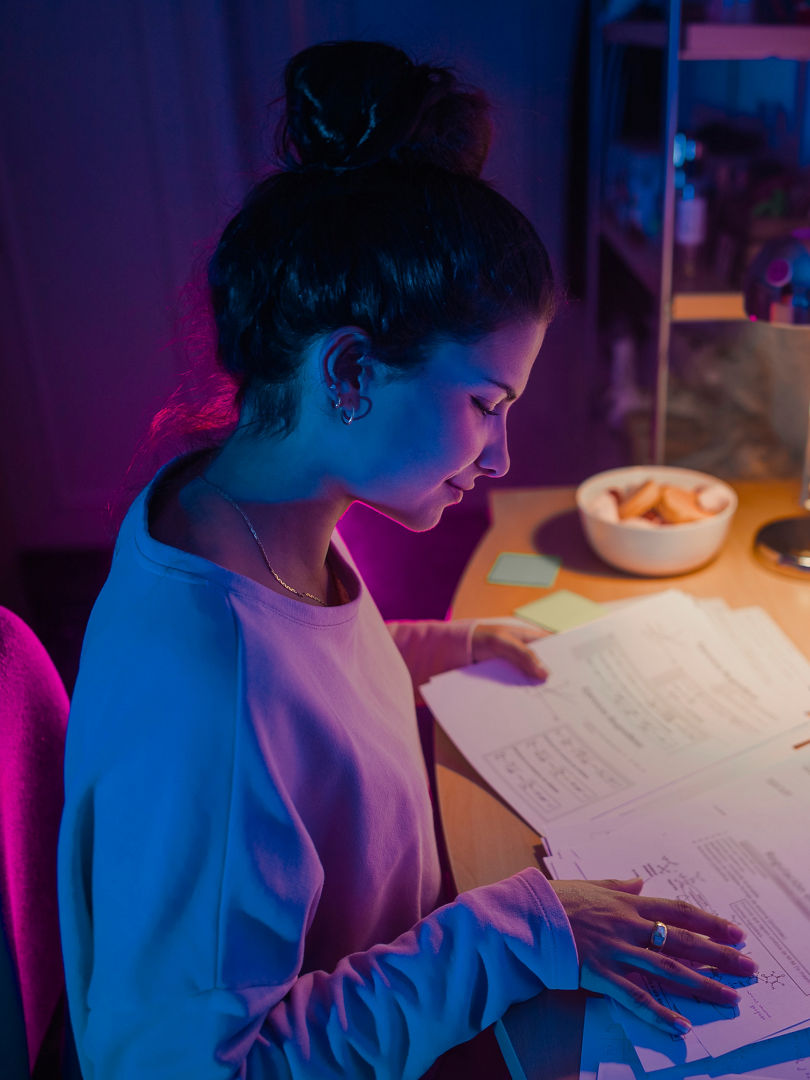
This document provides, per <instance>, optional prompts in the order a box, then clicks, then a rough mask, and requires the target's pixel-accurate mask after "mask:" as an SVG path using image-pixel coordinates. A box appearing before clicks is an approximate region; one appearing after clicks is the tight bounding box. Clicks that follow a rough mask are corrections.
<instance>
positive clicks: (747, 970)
mask: <svg viewBox="0 0 810 1080" xmlns="http://www.w3.org/2000/svg"><path fill="white" fill-rule="evenodd" d="M740 971H741V972H742V974H743V975H756V973H757V972H758V971H759V964H758V963H757V962H756V960H754V959H752V957H750V956H741V957H740Z"/></svg>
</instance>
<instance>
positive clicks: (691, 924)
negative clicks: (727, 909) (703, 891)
mask: <svg viewBox="0 0 810 1080" xmlns="http://www.w3.org/2000/svg"><path fill="white" fill-rule="evenodd" d="M638 913H639V915H643V916H644V917H645V918H647V919H649V920H650V921H651V922H656V921H658V920H660V921H661V922H662V923H666V925H667V927H673V926H680V927H682V928H683V929H685V930H692V931H694V932H695V933H696V934H703V935H704V936H705V937H708V938H712V939H713V940H714V941H727V942H730V943H731V944H732V945H741V944H742V943H743V942H744V941H745V931H744V930H743V929H742V928H741V927H739V926H737V925H736V924H735V923H733V922H729V920H728V919H723V918H721V916H720V915H713V914H712V913H711V912H710V911H704V910H703V909H702V908H699V907H695V905H694V904H689V903H687V902H686V900H664V899H662V898H660V897H652V896H650V897H642V898H641V899H640V900H639V905H638Z"/></svg>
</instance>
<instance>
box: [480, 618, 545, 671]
mask: <svg viewBox="0 0 810 1080" xmlns="http://www.w3.org/2000/svg"><path fill="white" fill-rule="evenodd" d="M481 644H482V646H483V648H484V649H485V650H487V651H488V652H489V655H490V656H497V657H499V658H500V659H502V660H508V661H509V662H510V663H511V664H514V665H515V667H517V668H519V669H520V670H521V671H523V672H525V673H526V674H527V675H529V676H531V678H533V679H546V678H547V677H548V671H547V670H546V668H545V667H544V666H543V664H541V662H540V660H539V659H538V658H537V657H536V656H535V654H534V653H533V652H532V650H531V649H530V648H528V646H526V645H524V644H523V642H522V641H520V640H518V638H517V637H515V635H514V634H513V633H512V631H511V630H506V629H501V628H498V632H497V633H491V634H490V635H489V637H488V638H485V639H484V640H483V641H482V642H481Z"/></svg>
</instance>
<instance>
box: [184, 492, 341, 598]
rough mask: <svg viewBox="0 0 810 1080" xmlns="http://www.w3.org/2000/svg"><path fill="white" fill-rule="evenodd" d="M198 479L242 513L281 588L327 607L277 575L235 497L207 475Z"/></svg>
mask: <svg viewBox="0 0 810 1080" xmlns="http://www.w3.org/2000/svg"><path fill="white" fill-rule="evenodd" d="M200 479H201V480H202V482H203V483H204V484H208V486H209V487H210V488H213V490H214V491H215V492H216V493H217V495H220V496H221V497H222V498H223V499H225V501H226V502H229V503H230V504H231V506H232V507H233V508H234V510H237V511H238V512H239V513H240V514H241V515H242V520H243V521H244V523H245V524H246V525H247V527H248V528H249V529H250V535H251V536H252V537H253V539H254V540H255V541H256V543H257V544H258V545H259V551H260V552H261V553H262V558H263V559H264V564H265V566H266V567H267V569H268V570H269V571H270V573H271V574H272V575H273V577H274V578H275V579H276V581H277V582H278V583H279V585H281V587H282V588H283V589H286V590H287V592H291V593H292V594H293V595H294V596H300V597H302V598H304V597H306V599H307V600H314V601H315V603H316V604H320V605H321V607H329V604H328V603H327V602H326V600H321V598H320V596H315V594H314V593H311V592H299V591H298V589H294V588H293V587H292V585H288V584H287V582H286V581H285V580H284V578H281V577H279V576H278V574H277V573H276V572H275V570H274V569H273V567H272V566H271V565H270V560H269V559H268V558H267V552H266V551H265V550H264V544H263V543H262V542H261V540H260V539H259V534H258V533H257V532H256V529H255V528H254V527H253V522H252V521H251V520H250V518H249V517H248V516H247V514H246V513H245V511H244V510H243V509H242V507H241V506H240V505H239V503H238V502H237V501H236V500H235V499H232V498H231V496H230V495H229V494H228V492H227V491H223V490H222V488H221V487H219V486H218V485H217V484H215V483H214V481H213V480H209V479H208V477H207V476H203V474H202V473H200Z"/></svg>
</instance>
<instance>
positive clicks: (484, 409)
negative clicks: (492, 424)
mask: <svg viewBox="0 0 810 1080" xmlns="http://www.w3.org/2000/svg"><path fill="white" fill-rule="evenodd" d="M472 403H473V405H475V407H476V409H478V411H479V412H481V413H483V414H484V416H497V415H498V410H497V406H496V407H495V408H494V409H491V408H490V407H489V406H488V405H487V403H486V402H485V401H481V400H480V398H476V397H474V398H472Z"/></svg>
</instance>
